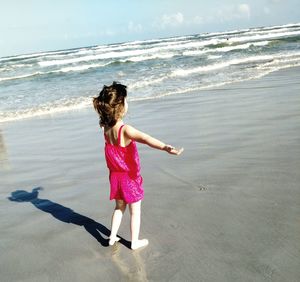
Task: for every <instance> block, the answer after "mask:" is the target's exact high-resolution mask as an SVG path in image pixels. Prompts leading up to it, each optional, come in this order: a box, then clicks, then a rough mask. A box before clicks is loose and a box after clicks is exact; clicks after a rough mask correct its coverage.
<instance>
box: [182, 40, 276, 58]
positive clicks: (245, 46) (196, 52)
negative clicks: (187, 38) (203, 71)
mask: <svg viewBox="0 0 300 282" xmlns="http://www.w3.org/2000/svg"><path fill="white" fill-rule="evenodd" d="M269 42H270V41H259V42H251V43H244V44H239V45H232V46H224V47H219V48H214V49H204V50H192V51H185V52H183V55H184V56H198V55H202V54H206V53H215V52H229V51H232V50H242V49H248V48H249V47H251V46H265V45H268V44H269Z"/></svg>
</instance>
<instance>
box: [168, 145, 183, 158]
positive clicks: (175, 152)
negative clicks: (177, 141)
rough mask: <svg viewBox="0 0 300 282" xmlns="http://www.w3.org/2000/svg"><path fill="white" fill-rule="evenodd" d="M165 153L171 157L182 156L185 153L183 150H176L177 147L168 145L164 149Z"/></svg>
mask: <svg viewBox="0 0 300 282" xmlns="http://www.w3.org/2000/svg"><path fill="white" fill-rule="evenodd" d="M163 150H164V151H166V152H168V153H169V154H171V155H177V156H178V155H180V154H181V153H182V152H183V150H184V149H183V148H180V149H176V148H175V147H173V146H171V145H166V146H165V147H164V149H163Z"/></svg>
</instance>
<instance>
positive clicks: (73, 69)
mask: <svg viewBox="0 0 300 282" xmlns="http://www.w3.org/2000/svg"><path fill="white" fill-rule="evenodd" d="M111 63H112V62H108V63H105V64H87V65H80V66H72V67H64V68H61V69H58V70H52V71H45V72H42V71H37V72H34V73H29V74H23V75H17V76H11V77H2V78H1V77H0V81H7V80H15V79H21V78H29V77H33V76H38V75H39V76H41V75H49V74H53V73H67V72H76V71H84V70H88V69H92V68H100V67H104V66H107V65H109V64H111Z"/></svg>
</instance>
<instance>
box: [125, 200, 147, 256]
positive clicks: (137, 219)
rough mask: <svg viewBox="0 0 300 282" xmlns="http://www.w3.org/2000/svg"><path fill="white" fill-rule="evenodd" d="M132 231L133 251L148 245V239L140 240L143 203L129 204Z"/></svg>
mask: <svg viewBox="0 0 300 282" xmlns="http://www.w3.org/2000/svg"><path fill="white" fill-rule="evenodd" d="M129 210H130V229H131V249H133V250H136V249H138V248H141V247H145V246H147V245H148V243H149V242H148V240H147V239H142V240H139V233H140V224H141V201H138V202H135V203H132V204H129Z"/></svg>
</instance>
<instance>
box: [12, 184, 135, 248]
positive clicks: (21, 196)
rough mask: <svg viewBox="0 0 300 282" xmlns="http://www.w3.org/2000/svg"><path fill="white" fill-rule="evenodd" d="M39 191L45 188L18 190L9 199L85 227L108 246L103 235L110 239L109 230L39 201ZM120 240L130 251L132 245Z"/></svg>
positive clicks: (72, 212)
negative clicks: (28, 203)
mask: <svg viewBox="0 0 300 282" xmlns="http://www.w3.org/2000/svg"><path fill="white" fill-rule="evenodd" d="M39 190H43V188H42V187H37V188H34V189H32V191H31V192H27V191H24V190H16V191H14V192H12V193H11V196H10V197H8V199H9V200H10V201H13V202H30V203H32V204H33V205H34V206H35V207H36V208H38V209H40V210H41V211H43V212H47V213H50V214H51V215H52V216H53V217H55V218H56V219H58V220H60V221H63V222H66V223H73V224H76V225H80V226H83V227H84V228H85V230H86V231H87V232H89V233H90V234H91V235H92V236H93V237H94V238H95V239H96V240H97V241H98V242H99V243H100V244H101V245H102V246H104V247H107V246H108V239H105V238H104V237H103V236H102V234H104V235H105V236H107V237H108V236H109V235H110V230H109V229H107V228H106V227H105V226H104V225H102V224H101V223H98V222H96V221H94V220H93V219H91V218H89V217H87V216H84V215H81V214H79V213H76V212H74V211H73V210H71V209H70V208H67V207H64V206H62V205H60V204H57V203H54V202H51V201H50V200H47V199H39V198H38V195H39V192H38V191H39ZM120 238H121V240H120V241H119V242H120V243H121V244H123V245H124V246H126V247H127V248H129V249H130V248H131V243H130V242H129V241H127V240H125V239H124V238H122V237H120Z"/></svg>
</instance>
